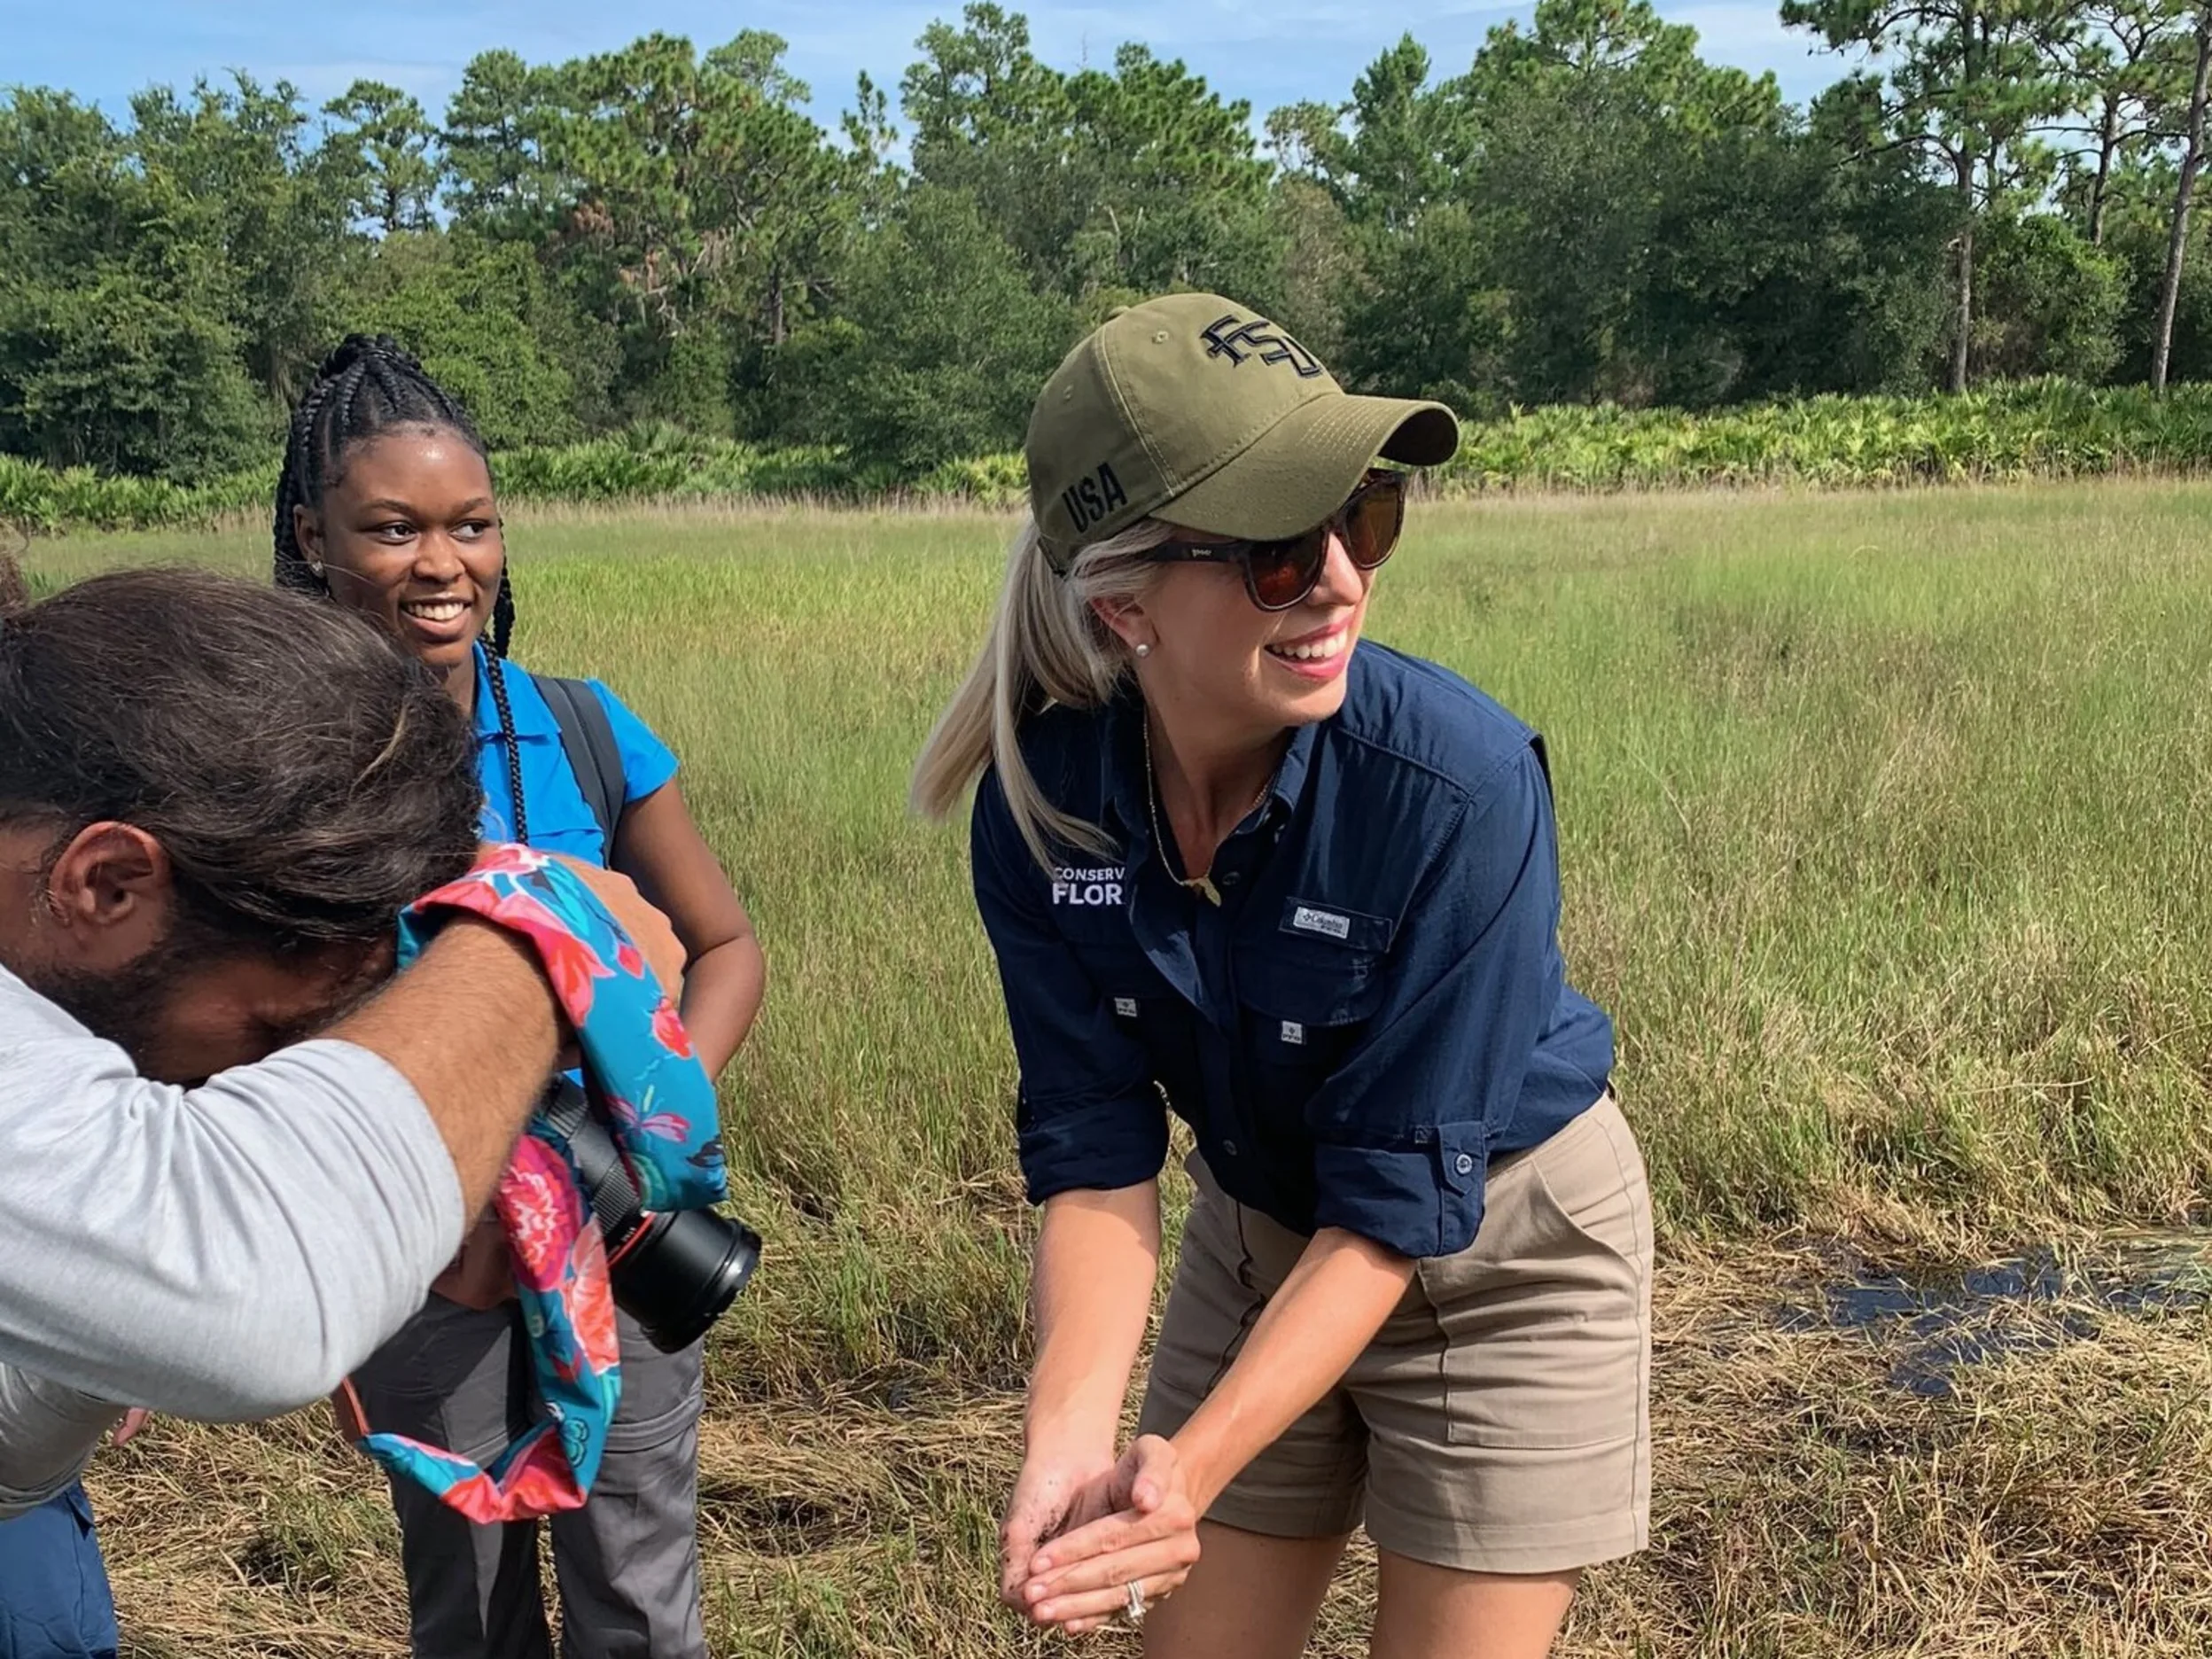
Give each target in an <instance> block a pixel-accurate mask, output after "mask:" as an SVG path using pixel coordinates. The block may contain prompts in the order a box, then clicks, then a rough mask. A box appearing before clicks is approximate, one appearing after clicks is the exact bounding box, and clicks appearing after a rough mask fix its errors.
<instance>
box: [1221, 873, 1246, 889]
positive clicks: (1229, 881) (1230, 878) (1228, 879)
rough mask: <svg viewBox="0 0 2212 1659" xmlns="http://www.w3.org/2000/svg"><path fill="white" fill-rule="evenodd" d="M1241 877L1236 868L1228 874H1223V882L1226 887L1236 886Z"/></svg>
mask: <svg viewBox="0 0 2212 1659" xmlns="http://www.w3.org/2000/svg"><path fill="white" fill-rule="evenodd" d="M1240 879H1242V878H1241V877H1240V876H1238V875H1237V873H1236V872H1235V870H1231V871H1230V872H1229V873H1228V874H1227V875H1226V876H1222V878H1221V884H1222V885H1223V886H1224V887H1234V886H1235V885H1236V884H1237V882H1238V881H1239V880H1240Z"/></svg>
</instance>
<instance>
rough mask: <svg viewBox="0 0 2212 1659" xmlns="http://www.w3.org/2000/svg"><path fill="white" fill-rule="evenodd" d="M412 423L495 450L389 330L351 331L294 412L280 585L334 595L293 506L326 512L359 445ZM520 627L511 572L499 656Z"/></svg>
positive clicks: (485, 452) (282, 506) (502, 602)
mask: <svg viewBox="0 0 2212 1659" xmlns="http://www.w3.org/2000/svg"><path fill="white" fill-rule="evenodd" d="M407 426H430V427H436V428H439V429H440V430H443V431H446V432H452V433H454V434H455V435H456V437H458V438H459V439H460V440H461V441H462V442H463V443H465V444H467V445H468V446H469V448H471V449H473V450H475V451H476V453H477V454H478V455H479V456H481V457H482V458H483V461H484V467H485V470H486V471H487V472H488V471H490V470H491V464H492V457H491V452H490V450H489V449H487V448H486V447H485V444H484V437H483V434H482V433H480V432H478V431H477V430H476V423H475V422H474V421H471V419H470V418H469V415H468V411H467V410H466V409H463V408H462V407H461V401H460V400H459V399H458V398H456V397H455V396H454V395H453V394H452V393H449V392H448V391H447V390H446V389H445V388H444V387H443V386H440V385H439V384H438V383H437V382H436V381H435V380H433V379H432V378H430V375H429V374H428V372H427V371H426V370H424V368H423V365H422V364H421V363H420V362H417V360H416V359H415V358H414V357H413V356H412V355H411V354H409V352H408V351H407V350H406V349H405V348H404V347H401V345H400V343H399V342H398V341H397V340H395V339H393V338H392V337H391V336H390V335H389V334H348V335H347V337H346V338H345V339H343V340H340V341H339V346H338V349H337V350H336V351H334V352H332V353H331V354H330V355H329V356H328V357H325V358H324V359H323V366H322V368H320V369H318V370H315V381H314V383H313V384H312V385H311V386H308V389H307V391H306V393H303V394H302V395H301V397H300V407H299V408H297V409H294V410H293V411H292V431H291V433H290V435H289V436H288V437H287V438H286V439H285V440H284V471H282V472H280V473H279V474H278V475H277V519H276V523H275V524H274V525H273V526H271V528H272V530H273V532H274V534H275V540H276V543H277V562H276V570H275V575H276V578H277V586H278V587H279V588H291V589H292V590H293V591H295V592H298V593H311V594H321V595H323V596H326V597H327V596H329V593H330V585H329V584H328V582H326V581H325V580H323V577H322V575H321V574H320V573H319V572H316V570H315V567H314V566H313V565H309V564H308V561H307V557H306V555H304V554H302V553H301V552H300V538H299V534H298V533H297V532H296V531H295V530H294V529H293V528H292V509H293V508H295V507H305V508H306V509H307V510H308V511H309V512H316V511H320V510H321V509H322V506H323V495H324V494H325V492H327V491H329V490H331V488H333V487H336V486H337V484H338V483H339V480H340V479H343V478H344V477H345V476H346V456H347V452H348V451H349V450H351V449H352V448H354V445H356V444H362V443H367V442H368V441H369V440H370V439H372V438H380V437H382V436H383V435H384V434H385V433H386V432H394V431H397V430H399V429H401V428H402V427H407ZM514 631H515V600H514V584H513V583H512V582H510V581H509V580H506V579H505V578H504V577H503V576H502V579H501V581H500V584H499V596H498V598H497V599H496V600H495V601H494V602H493V606H492V638H491V647H492V651H493V654H494V655H495V656H499V657H504V656H505V655H506V654H507V642H508V640H509V639H510V638H511V637H512V636H513V634H514Z"/></svg>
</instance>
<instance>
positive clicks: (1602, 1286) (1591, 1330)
mask: <svg viewBox="0 0 2212 1659" xmlns="http://www.w3.org/2000/svg"><path fill="white" fill-rule="evenodd" d="M1554 1143H1556V1144H1554ZM1624 1144H1625V1147H1626V1149H1627V1151H1628V1153H1629V1154H1630V1155H1631V1156H1628V1157H1624V1156H1623V1151H1622V1149H1623V1145H1624ZM1633 1150H1634V1143H1633V1141H1632V1140H1630V1139H1629V1138H1628V1137H1627V1136H1626V1134H1625V1133H1624V1131H1623V1132H1622V1133H1618V1134H1616V1133H1614V1132H1613V1131H1612V1128H1611V1125H1607V1124H1604V1123H1601V1122H1597V1123H1585V1122H1584V1121H1582V1120H1579V1119H1578V1120H1577V1122H1576V1123H1574V1124H1570V1125H1568V1126H1567V1128H1565V1129H1563V1130H1562V1131H1561V1132H1560V1133H1559V1134H1558V1135H1556V1136H1554V1139H1553V1141H1547V1142H1546V1143H1545V1144H1544V1145H1543V1146H1540V1147H1538V1148H1537V1149H1535V1150H1534V1151H1533V1152H1532V1154H1531V1155H1530V1157H1526V1158H1523V1159H1521V1160H1518V1161H1516V1162H1515V1164H1512V1165H1510V1166H1508V1167H1507V1169H1505V1170H1503V1171H1501V1172H1499V1173H1498V1174H1497V1175H1495V1176H1494V1177H1493V1178H1492V1180H1491V1182H1490V1185H1489V1188H1488V1200H1489V1204H1488V1210H1487V1212H1486V1213H1485V1215H1484V1219H1483V1226H1482V1230H1481V1232H1480V1233H1479V1234H1477V1235H1476V1240H1475V1242H1474V1244H1473V1245H1471V1246H1470V1247H1469V1248H1468V1250H1464V1251H1462V1252H1460V1255H1458V1256H1455V1257H1447V1258H1442V1259H1440V1260H1438V1261H1436V1262H1424V1263H1422V1264H1421V1269H1420V1272H1421V1285H1422V1288H1423V1290H1424V1292H1425V1293H1426V1294H1427V1295H1428V1296H1429V1301H1430V1304H1431V1305H1432V1307H1433V1309H1434V1312H1435V1314H1436V1320H1437V1340H1438V1341H1439V1343H1440V1344H1441V1348H1442V1351H1441V1354H1440V1356H1439V1361H1438V1369H1439V1371H1440V1373H1441V1375H1442V1383H1443V1388H1442V1393H1443V1397H1444V1410H1445V1416H1446V1419H1447V1426H1446V1430H1445V1438H1446V1440H1447V1441H1448V1442H1449V1443H1450V1444H1452V1445H1474V1446H1497V1447H1512V1448H1521V1449H1528V1450H1543V1449H1554V1450H1559V1449H1566V1448H1570V1447H1577V1446H1595V1445H1615V1444H1618V1443H1620V1442H1623V1441H1625V1440H1629V1439H1632V1438H1633V1437H1636V1436H1638V1435H1640V1433H1641V1432H1642V1431H1643V1421H1644V1413H1643V1406H1644V1392H1645V1389H1646V1386H1647V1384H1646V1375H1647V1372H1646V1363H1647V1362H1646V1359H1645V1355H1646V1352H1647V1344H1648V1341H1649V1334H1650V1317H1651V1315H1650V1296H1649V1280H1650V1273H1651V1248H1650V1239H1651V1200H1650V1195H1649V1191H1648V1189H1647V1187H1646V1185H1645V1182H1644V1177H1643V1166H1642V1164H1641V1162H1640V1160H1639V1159H1637V1158H1635V1157H1633V1156H1632V1154H1633ZM1547 1153H1548V1154H1550V1156H1549V1157H1546V1154H1547Z"/></svg>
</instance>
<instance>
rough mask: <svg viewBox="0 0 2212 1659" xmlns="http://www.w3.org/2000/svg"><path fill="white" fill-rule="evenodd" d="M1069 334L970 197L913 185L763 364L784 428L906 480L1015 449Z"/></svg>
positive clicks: (1059, 311)
mask: <svg viewBox="0 0 2212 1659" xmlns="http://www.w3.org/2000/svg"><path fill="white" fill-rule="evenodd" d="M951 295H957V296H959V298H958V300H956V301H948V298H947V296H951ZM1074 333H1075V321H1074V318H1073V316H1072V315H1071V312H1070V310H1069V308H1068V307H1067V306H1066V304H1065V303H1064V302H1063V301H1061V300H1056V299H1054V298H1052V297H1050V296H1047V295H1041V294H1039V293H1037V292H1035V291H1034V290H1032V288H1031V287H1030V285H1029V283H1028V281H1027V280H1026V278H1025V277H1024V273H1023V270H1022V268H1021V265H1020V262H1019V261H1017V260H1016V259H1015V258H1014V257H1013V252H1012V249H1011V248H1010V247H1009V245H1008V244H1007V242H1006V240H1005V239H1004V238H1002V237H1001V236H1000V235H999V234H998V232H997V231H996V230H994V229H993V227H992V226H991V225H990V224H989V223H988V222H986V221H985V217H984V214H983V212H982V210H981V208H980V207H979V206H977V203H976V202H975V200H974V199H972V198H970V197H969V196H967V195H966V194H964V193H962V192H961V191H950V190H945V189H942V188H940V187H939V186H935V185H931V184H918V185H916V186H915V187H914V188H913V189H912V190H910V191H907V193H906V195H905V197H904V198H903V199H901V201H900V205H899V208H898V211H897V214H895V216H894V217H893V218H892V221H891V222H889V223H887V224H886V225H884V227H883V228H882V230H880V231H879V232H878V233H877V234H876V235H875V236H872V237H870V238H868V239H867V240H866V241H865V242H864V243H862V244H861V245H860V247H859V248H858V250H857V251H856V255H855V258H854V260H853V264H852V266H851V267H850V268H849V269H847V270H846V271H845V275H844V277H843V280H842V284H841V293H840V304H839V306H838V309H837V315H835V316H832V317H828V318H823V319H820V320H817V321H814V322H810V323H806V324H805V325H803V326H802V327H801V328H800V329H798V331H796V332H795V333H794V334H793V335H792V337H791V340H790V341H789V342H788V343H787V344H786V345H785V346H784V347H783V349H782V350H781V351H779V352H778V353H777V354H775V381H776V385H777V388H778V392H779V395H780V403H781V413H782V416H783V426H784V429H785V430H786V431H788V432H791V434H792V435H794V436H797V437H799V438H801V439H804V440H811V441H816V442H826V443H835V444H842V445H844V446H845V447H846V448H847V449H848V450H849V451H850V452H851V453H852V454H853V456H855V457H856V458H858V459H860V460H861V461H863V462H865V463H874V464H876V465H880V466H884V467H886V468H888V469H890V470H891V471H893V472H895V473H897V474H899V475H901V476H907V477H912V476H915V475H918V474H920V473H922V472H925V471H928V470H929V469H930V468H931V467H934V466H936V465H938V464H939V463H943V462H946V461H952V460H958V459H961V458H963V457H967V456H978V455H987V454H993V453H997V452H999V451H1001V450H1006V449H1011V448H1017V447H1018V446H1019V444H1020V442H1021V440H1022V434H1023V432H1024V430H1025V429H1026V427H1027V424H1028V419H1029V409H1030V405H1031V403H1032V401H1033V400H1034V399H1035V397H1036V394H1037V388H1038V387H1039V386H1040V385H1042V384H1043V383H1044V380H1045V378H1046V377H1047V376H1048V375H1049V374H1050V373H1051V372H1052V370H1053V368H1054V366H1055V364H1056V363H1057V362H1059V360H1060V358H1061V356H1062V354H1063V353H1064V352H1065V351H1066V350H1067V348H1068V347H1069V346H1070V345H1071V344H1072V343H1073V337H1074Z"/></svg>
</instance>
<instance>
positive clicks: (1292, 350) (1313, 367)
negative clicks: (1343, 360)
mask: <svg viewBox="0 0 2212 1659" xmlns="http://www.w3.org/2000/svg"><path fill="white" fill-rule="evenodd" d="M1198 338H1199V339H1202V340H1203V341H1205V343H1206V355H1207V356H1209V357H1227V359H1228V360H1229V362H1231V363H1232V364H1235V363H1241V362H1243V361H1244V360H1245V358H1246V357H1247V356H1256V357H1258V359H1259V361H1260V362H1264V363H1279V362H1287V363H1289V365H1290V366H1291V367H1292V368H1293V369H1295V370H1297V371H1298V378H1300V379H1301V380H1311V379H1312V378H1314V377H1315V376H1317V375H1321V374H1326V373H1327V372H1328V370H1325V369H1323V368H1322V367H1321V365H1320V361H1319V360H1318V359H1317V358H1315V356H1314V355H1313V354H1312V352H1310V351H1308V350H1306V348H1305V347H1303V346H1301V345H1299V344H1298V343H1297V341H1296V340H1294V339H1291V338H1290V337H1289V335H1288V334H1285V333H1284V332H1282V331H1281V330H1280V329H1278V328H1277V327H1276V326H1275V325H1274V324H1273V323H1270V322H1268V321H1267V320H1266V318H1264V317H1255V318H1254V319H1253V320H1252V321H1251V322H1250V323H1247V322H1244V321H1242V319H1241V318H1239V317H1238V315H1236V313H1235V312H1234V311H1232V312H1230V313H1229V314H1228V315H1227V316H1225V317H1222V318H1220V319H1219V320H1218V321H1216V322H1214V323H1209V324H1208V325H1207V326H1206V327H1204V328H1203V329H1201V330H1199V331H1198Z"/></svg>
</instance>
